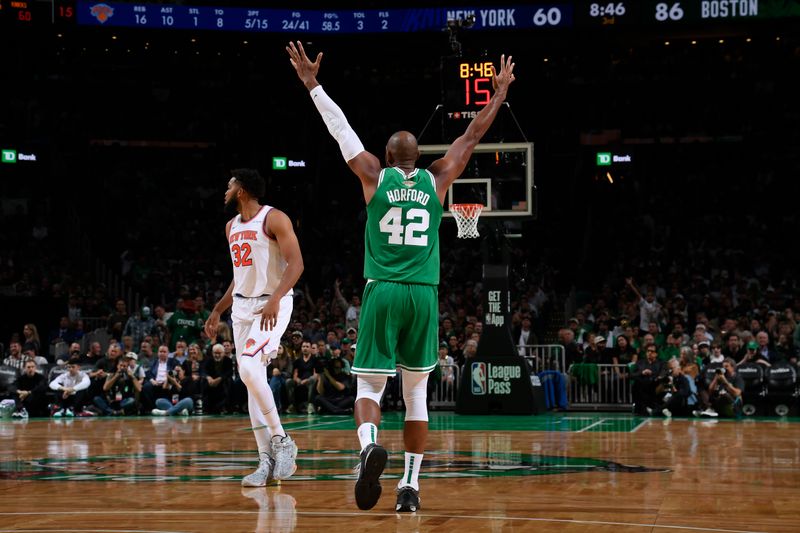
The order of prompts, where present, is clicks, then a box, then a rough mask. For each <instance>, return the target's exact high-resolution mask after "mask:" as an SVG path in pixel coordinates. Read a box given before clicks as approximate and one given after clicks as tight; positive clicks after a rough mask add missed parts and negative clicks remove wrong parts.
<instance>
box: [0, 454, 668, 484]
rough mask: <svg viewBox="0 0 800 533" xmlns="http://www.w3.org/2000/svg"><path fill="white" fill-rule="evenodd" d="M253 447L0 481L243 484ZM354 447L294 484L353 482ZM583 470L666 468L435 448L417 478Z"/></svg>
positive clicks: (46, 469)
mask: <svg viewBox="0 0 800 533" xmlns="http://www.w3.org/2000/svg"><path fill="white" fill-rule="evenodd" d="M390 455H391V460H390V462H389V467H387V469H386V470H385V471H384V474H383V477H384V478H385V479H399V478H400V477H401V476H402V475H403V452H402V451H398V452H391V454H390ZM253 456H254V454H253V451H252V450H230V451H204V452H170V453H163V452H162V453H141V454H120V455H98V456H89V457H70V458H56V457H42V458H38V459H30V460H17V461H3V462H0V480H4V481H5V480H28V481H102V482H128V483H147V482H152V483H197V482H212V483H214V482H216V483H225V482H227V483H237V484H238V483H241V479H242V476H244V475H246V474H248V473H250V472H252V471H253V468H254V467H255V466H257V464H258V458H254V457H253ZM357 462H358V450H329V449H326V450H300V453H299V454H298V456H297V467H298V468H297V473H296V474H294V475H293V476H292V479H291V481H289V482H288V483H287V484H286V486H287V487H288V486H289V485H290V484H291V483H292V482H294V481H341V480H355V479H356V477H357V475H356V474H355V473H354V472H353V465H354V464H356V463H357ZM582 472H614V473H630V474H636V473H645V472H670V470H669V469H655V468H648V467H644V466H634V465H623V464H621V463H615V462H612V461H606V460H604V459H594V458H590V457H567V456H550V455H534V454H528V453H521V452H514V451H511V450H504V451H501V452H498V451H493V450H491V449H486V450H483V451H440V452H431V453H426V454H425V459H424V460H423V462H422V471H421V473H420V478H427V479H433V478H439V479H441V478H448V479H457V478H473V479H474V478H497V477H527V476H543V475H564V474H570V473H582Z"/></svg>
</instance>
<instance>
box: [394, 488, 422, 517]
mask: <svg viewBox="0 0 800 533" xmlns="http://www.w3.org/2000/svg"><path fill="white" fill-rule="evenodd" d="M394 510H395V511H396V512H398V513H415V512H417V511H418V510H419V491H418V490H414V487H411V486H408V485H406V486H404V487H400V488H399V489H397V505H395V507H394Z"/></svg>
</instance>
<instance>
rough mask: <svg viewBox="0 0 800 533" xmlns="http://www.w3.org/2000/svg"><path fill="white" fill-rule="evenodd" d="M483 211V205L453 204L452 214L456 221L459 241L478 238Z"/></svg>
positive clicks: (451, 206)
mask: <svg viewBox="0 0 800 533" xmlns="http://www.w3.org/2000/svg"><path fill="white" fill-rule="evenodd" d="M481 211H483V205H482V204H451V205H450V212H451V213H452V214H453V218H455V219H456V225H457V226H458V238H459V239H474V238H475V237H478V217H480V216H481Z"/></svg>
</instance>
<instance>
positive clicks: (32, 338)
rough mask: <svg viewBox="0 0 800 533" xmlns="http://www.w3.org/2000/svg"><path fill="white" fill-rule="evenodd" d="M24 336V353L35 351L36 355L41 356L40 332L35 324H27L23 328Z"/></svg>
mask: <svg viewBox="0 0 800 533" xmlns="http://www.w3.org/2000/svg"><path fill="white" fill-rule="evenodd" d="M22 335H23V337H24V338H25V340H24V341H23V343H22V353H25V352H27V351H28V350H33V352H34V353H35V354H37V355H38V354H40V353H41V350H42V343H41V342H40V341H39V332H38V330H37V329H36V326H35V325H34V324H25V326H23V328H22Z"/></svg>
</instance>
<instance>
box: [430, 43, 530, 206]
mask: <svg viewBox="0 0 800 533" xmlns="http://www.w3.org/2000/svg"><path fill="white" fill-rule="evenodd" d="M514 79H515V78H514V63H512V62H511V56H508V59H506V56H505V54H503V55H502V56H500V73H497V72H496V71H495V69H494V66H492V85H493V86H494V94H493V95H492V98H491V100H489V103H488V104H486V107H484V108H483V109H481V110H480V112H479V113H478V114H477V116H475V118H474V119H472V122H470V124H469V126H467V131H465V132H464V134H463V135H462V136H461V137H459V138H458V139H456V140H455V141H453V144H451V145H450V148H449V149H448V150H447V153H446V154H444V157H442V158H441V159H437V160H436V161H434V162H433V163H432V164H431V166H430V167H428V170H429V171H430V172H431V174H433V175H434V177H435V178H436V194H437V195H438V196H439V201H440V202H444V195H445V194H446V193H447V189H449V188H450V185H452V184H453V182H454V181H455V180H456V178H458V177H459V176H460V175H461V173H462V172H464V168H466V166H467V162H468V161H469V158H470V157H471V156H472V151H473V150H474V149H475V146H477V144H478V143H479V142H480V140H481V138H483V136H484V134H486V132H487V130H488V129H489V126H491V125H492V122H494V118H495V117H496V116H497V112H498V111H499V110H500V106H501V105H503V102H505V100H506V93H507V92H508V86H509V85H511V82H513V81H514Z"/></svg>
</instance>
